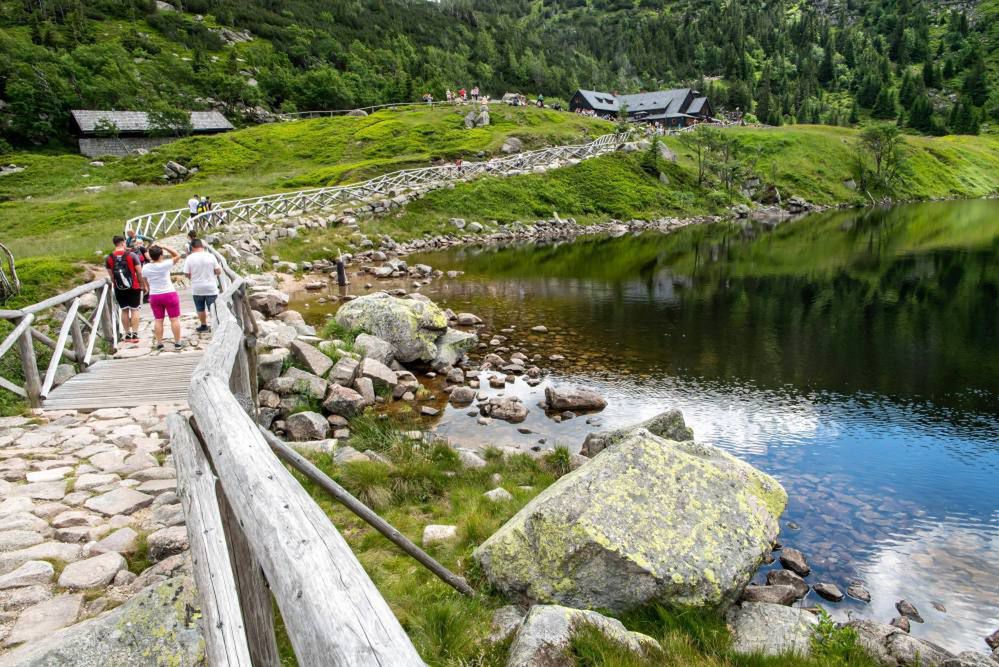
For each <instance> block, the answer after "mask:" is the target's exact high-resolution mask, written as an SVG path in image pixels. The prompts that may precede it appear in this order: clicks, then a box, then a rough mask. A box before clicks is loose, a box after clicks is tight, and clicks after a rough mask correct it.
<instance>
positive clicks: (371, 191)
mask: <svg viewBox="0 0 999 667" xmlns="http://www.w3.org/2000/svg"><path fill="white" fill-rule="evenodd" d="M632 134H633V133H632V132H627V133H624V134H607V135H604V136H602V137H599V138H597V139H595V140H594V141H591V142H589V143H586V144H579V145H574V146H553V147H551V148H543V149H540V150H536V151H527V152H524V153H517V154H515V155H511V156H509V157H503V158H493V159H491V160H483V161H481V162H462V163H461V164H460V165H459V164H446V165H441V166H437V167H423V168H420V169H403V170H401V171H395V172H392V173H389V174H383V175H382V176H378V177H376V178H373V179H371V180H368V181H364V182H362V183H353V184H350V185H338V186H333V187H328V188H313V189H311V190H299V191H297V192H282V193H278V194H273V195H264V196H261V197H253V198H249V199H240V200H235V201H227V202H220V203H217V204H215V207H214V209H213V210H211V211H208V212H205V213H201V214H198V215H195V216H191V215H190V212H189V211H188V209H174V210H172V211H160V212H158V213H149V214H146V215H140V216H137V217H134V218H131V219H130V220H128V221H127V222H126V223H125V229H126V230H129V229H134V230H135V231H137V232H138V233H140V234H144V235H145V236H150V237H153V238H158V237H159V236H162V235H165V234H168V233H170V232H172V231H174V230H190V229H209V228H215V227H221V226H224V225H226V224H230V223H234V222H246V223H257V222H261V221H265V220H272V219H276V218H281V217H285V216H289V215H300V214H303V213H307V212H310V211H325V210H332V209H333V208H334V207H339V206H348V205H351V204H358V203H362V202H367V201H372V200H377V199H384V198H388V197H393V196H396V195H399V194H404V193H406V192H411V191H413V190H417V189H422V190H429V189H433V188H439V187H443V186H445V185H447V184H449V183H453V182H455V181H457V180H467V179H472V178H477V177H479V176H483V175H490V176H505V175H509V174H511V173H522V172H525V171H529V170H531V169H533V168H534V167H538V166H548V165H551V164H554V163H556V162H562V161H566V160H571V159H576V160H585V159H586V158H590V157H594V156H596V155H601V154H603V153H607V152H610V151H613V150H616V149H617V148H618V146H620V145H621V144H622V143H624V142H625V141H628V140H629V139H630V138H631V137H632Z"/></svg>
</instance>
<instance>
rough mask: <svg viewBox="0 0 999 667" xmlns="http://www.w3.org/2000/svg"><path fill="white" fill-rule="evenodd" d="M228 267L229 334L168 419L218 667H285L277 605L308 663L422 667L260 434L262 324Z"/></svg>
mask: <svg viewBox="0 0 999 667" xmlns="http://www.w3.org/2000/svg"><path fill="white" fill-rule="evenodd" d="M219 259H220V262H221V263H222V264H223V271H224V283H225V284H224V290H223V292H222V294H221V295H220V296H219V298H218V300H217V302H216V308H217V310H218V313H217V317H218V321H219V325H218V327H217V329H216V331H215V334H214V337H213V338H212V342H211V344H210V345H209V347H208V349H207V350H206V351H205V354H204V356H203V357H202V359H201V362H200V364H199V365H198V367H197V369H196V371H195V372H194V375H193V377H192V378H191V386H190V394H189V398H188V403H189V405H190V409H191V413H192V416H191V419H190V420H188V419H185V418H184V417H182V416H180V415H179V414H174V415H171V416H170V417H169V419H168V425H169V430H170V437H171V442H172V450H173V454H174V458H175V461H176V465H177V473H178V475H177V479H178V484H179V495H180V498H181V502H182V503H183V506H184V512H185V516H186V517H187V529H188V535H189V537H190V542H191V554H192V560H193V564H194V577H195V580H196V582H197V585H198V588H199V591H200V593H201V600H202V613H203V614H204V616H205V622H204V623H203V624H202V628H203V630H204V632H205V644H206V652H207V657H208V662H209V664H211V665H250V664H253V665H277V664H278V658H277V644H276V641H275V639H274V618H273V614H272V612H271V595H273V597H274V600H275V602H276V603H277V607H278V609H279V610H280V612H281V617H282V618H283V620H284V624H285V627H286V628H287V632H288V636H289V638H290V640H291V644H292V647H293V649H294V651H295V654H296V657H297V659H298V663H299V664H300V665H345V666H346V665H401V666H405V665H422V664H423V662H422V661H421V660H420V657H419V655H418V654H417V652H416V650H415V648H414V647H413V645H412V642H410V640H409V637H408V636H407V635H406V633H405V632H404V631H403V629H402V626H400V625H399V622H398V620H396V618H395V616H394V615H393V613H392V611H391V609H390V608H389V606H388V604H387V603H386V602H385V600H384V599H383V598H382V596H381V594H380V593H379V592H378V590H377V589H376V588H375V586H374V584H373V583H372V582H371V579H370V578H369V577H368V575H367V574H366V573H365V571H364V570H363V569H362V567H361V565H360V563H359V562H358V561H357V558H356V557H355V556H354V554H353V553H352V552H351V550H350V547H349V546H348V545H347V543H346V542H345V541H344V539H343V538H342V537H341V536H340V534H339V533H338V532H337V531H336V528H335V527H334V526H333V524H331V523H330V521H329V519H328V518H327V516H326V515H325V514H324V513H323V511H322V510H321V509H320V508H319V506H318V505H317V504H316V503H315V502H314V501H313V500H312V498H311V497H310V496H309V494H308V493H306V491H305V489H303V488H302V486H301V485H300V484H299V483H298V481H296V480H295V478H294V477H292V475H291V474H290V473H289V472H288V470H287V469H286V468H285V466H284V465H283V464H282V463H281V461H280V460H279V459H278V458H277V457H276V456H275V455H274V454H273V453H272V451H271V447H270V446H269V445H268V443H267V441H266V440H265V439H264V437H263V435H262V433H261V432H260V430H259V429H258V427H257V425H256V423H255V420H254V417H253V415H254V414H255V412H256V408H255V406H256V400H255V393H256V361H255V353H254V349H255V335H256V324H255V320H254V319H253V315H252V313H251V311H250V309H249V306H248V304H247V301H246V298H245V285H244V283H243V280H242V278H240V277H239V276H238V275H237V274H235V273H234V272H233V271H232V270H231V269H230V268H229V267H228V265H227V264H226V263H225V260H224V258H221V256H219Z"/></svg>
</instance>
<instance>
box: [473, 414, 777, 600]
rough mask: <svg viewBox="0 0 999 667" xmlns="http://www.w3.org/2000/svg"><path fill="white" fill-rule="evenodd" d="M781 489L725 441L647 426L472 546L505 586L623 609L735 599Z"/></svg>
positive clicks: (772, 522) (766, 546)
mask: <svg viewBox="0 0 999 667" xmlns="http://www.w3.org/2000/svg"><path fill="white" fill-rule="evenodd" d="M786 503H787V494H786V493H785V492H784V489H783V488H782V487H781V486H780V484H778V483H777V481H776V480H774V479H773V478H772V477H770V476H768V475H765V474H763V473H761V472H760V471H758V470H756V469H755V468H753V467H752V466H750V465H749V464H747V463H744V462H743V461H740V460H739V459H736V458H735V457H733V456H731V455H730V454H727V453H725V452H723V451H722V450H720V449H718V448H715V447H711V446H709V445H702V444H696V443H694V442H682V443H681V442H672V441H667V440H664V439H662V438H659V437H657V436H655V435H653V434H652V433H649V432H648V431H646V430H644V429H640V430H638V431H635V432H634V433H632V434H631V435H629V436H627V437H626V438H625V439H624V440H622V441H620V442H618V443H617V444H616V445H615V446H614V447H613V448H612V449H609V450H607V451H606V452H605V453H604V454H603V455H601V456H600V457H598V458H596V459H594V460H593V461H592V462H590V463H588V464H587V465H585V466H583V467H581V468H579V469H578V470H576V471H574V472H572V473H570V474H568V475H565V476H564V477H562V478H561V479H559V480H558V481H557V482H556V483H555V484H553V485H552V486H550V487H549V488H548V489H546V490H545V491H543V492H542V493H541V494H540V495H538V496H537V497H535V498H534V499H533V500H532V501H531V502H530V503H528V504H527V505H526V506H525V507H524V508H523V509H521V511H520V512H518V513H517V514H516V515H515V516H514V517H513V518H512V519H510V521H508V522H507V523H506V524H505V525H503V526H502V527H501V528H500V529H499V530H498V531H497V532H496V533H495V534H494V535H492V536H491V537H490V538H489V539H487V540H486V541H485V542H484V543H483V544H482V545H481V546H479V547H478V548H477V549H476V550H475V552H474V557H475V558H476V560H477V561H478V562H479V563H480V564H481V565H482V568H483V571H484V573H485V574H486V576H487V577H488V579H489V580H490V582H491V583H492V584H493V585H494V586H495V587H496V588H498V589H499V590H500V591H502V592H504V593H506V594H507V595H510V596H513V597H516V598H522V599H527V600H532V601H537V602H559V603H561V604H566V605H570V606H573V607H583V608H598V609H607V610H610V611H612V612H620V611H626V610H629V609H634V608H636V607H639V606H642V605H645V604H647V603H649V602H653V601H659V602H665V603H672V604H677V605H687V606H717V605H720V604H725V603H731V602H733V601H734V600H735V599H736V598H737V597H738V596H739V594H740V593H741V592H742V590H743V588H744V587H745V586H746V584H747V583H748V582H749V580H750V578H751V577H752V575H753V573H754V572H755V570H756V568H757V566H758V565H759V563H760V562H761V561H762V559H763V556H764V555H765V554H767V553H769V551H770V545H771V543H772V542H773V539H774V537H775V536H776V535H777V531H778V524H777V519H778V518H779V516H780V514H781V512H783V511H784V506H785V504H786Z"/></svg>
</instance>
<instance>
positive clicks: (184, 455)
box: [167, 413, 253, 667]
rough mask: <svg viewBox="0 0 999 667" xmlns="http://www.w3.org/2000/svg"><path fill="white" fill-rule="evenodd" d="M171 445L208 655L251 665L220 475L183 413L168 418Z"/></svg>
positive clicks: (229, 662) (211, 658)
mask: <svg viewBox="0 0 999 667" xmlns="http://www.w3.org/2000/svg"><path fill="white" fill-rule="evenodd" d="M167 427H168V429H169V432H170V446H171V449H172V451H173V460H174V465H176V467H177V495H178V496H179V497H180V502H181V504H182V505H183V507H184V520H185V522H186V524H187V535H188V540H189V541H190V544H191V563H192V569H193V570H194V581H195V583H197V585H198V593H199V594H200V597H201V613H202V614H204V616H205V620H204V622H203V623H201V629H202V632H203V634H204V637H205V657H206V659H207V663H208V664H209V665H239V666H242V665H245V666H246V667H250V666H251V665H253V661H252V660H251V659H250V648H249V644H248V642H247V637H246V630H245V626H244V624H243V612H242V609H240V604H239V602H240V601H239V595H238V594H237V591H236V575H235V573H234V572H233V568H232V561H231V559H230V552H229V545H228V543H227V541H226V534H225V528H224V527H223V525H222V514H221V510H220V509H219V498H218V496H217V495H216V486H215V475H214V474H213V473H212V469H211V467H210V466H209V464H208V459H207V458H205V454H204V452H203V451H202V449H201V443H200V442H198V439H197V436H196V435H195V434H194V431H193V430H192V429H191V426H190V425H189V424H188V423H187V420H186V419H185V418H184V417H181V416H180V414H178V413H174V414H172V415H170V416H168V417H167Z"/></svg>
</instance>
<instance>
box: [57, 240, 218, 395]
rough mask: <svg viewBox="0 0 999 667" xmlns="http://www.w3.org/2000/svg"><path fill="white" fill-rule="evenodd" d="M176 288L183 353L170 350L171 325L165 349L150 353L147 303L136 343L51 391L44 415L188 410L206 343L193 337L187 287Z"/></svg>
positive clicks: (192, 313) (120, 346)
mask: <svg viewBox="0 0 999 667" xmlns="http://www.w3.org/2000/svg"><path fill="white" fill-rule="evenodd" d="M178 239H179V240H178ZM182 240H183V238H182V237H176V239H168V240H167V241H168V242H170V241H176V242H175V243H171V245H174V246H175V245H177V244H179V243H180V241H182ZM178 270H179V269H178ZM177 287H178V290H177V291H178V292H179V294H180V315H181V333H182V335H183V338H184V340H185V344H186V347H185V348H184V350H183V351H181V352H176V351H174V350H173V336H172V334H171V333H170V323H169V322H165V323H164V325H165V326H164V329H165V331H164V342H165V343H166V349H165V350H164V351H161V352H157V351H154V350H153V349H152V343H153V313H152V310H151V309H150V307H149V304H143V305H142V310H141V320H140V322H141V323H140V325H139V340H138V341H137V342H135V343H125V342H121V343H119V344H118V350H117V351H116V353H115V355H114V358H113V359H107V360H103V361H98V362H97V363H95V364H93V365H92V366H90V367H89V368H87V370H86V371H84V372H82V373H79V374H77V375H74V376H73V377H71V378H70V379H69V380H67V381H66V382H64V383H63V384H61V385H59V386H58V387H56V388H55V389H53V390H52V391H51V392H49V395H48V398H46V399H45V400H44V401H43V403H42V407H44V409H46V410H96V409H98V408H132V407H137V406H140V405H178V406H186V405H187V393H188V389H189V387H190V383H191V374H192V373H193V372H194V369H195V367H196V366H197V365H198V362H199V361H201V356H202V354H203V351H202V349H200V348H201V347H204V345H206V344H207V340H206V339H205V338H202V337H200V336H197V335H196V334H195V332H194V329H195V327H197V325H198V321H197V317H196V313H195V310H194V301H193V299H192V298H191V290H190V287H188V286H187V285H186V282H184V283H181V284H179V285H178V286H177ZM192 344H193V347H192Z"/></svg>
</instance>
